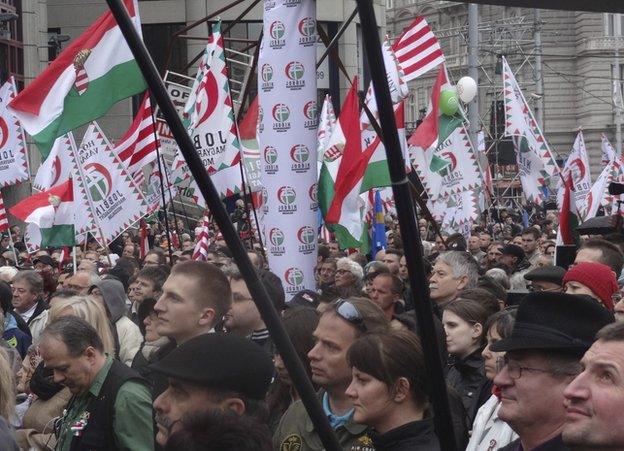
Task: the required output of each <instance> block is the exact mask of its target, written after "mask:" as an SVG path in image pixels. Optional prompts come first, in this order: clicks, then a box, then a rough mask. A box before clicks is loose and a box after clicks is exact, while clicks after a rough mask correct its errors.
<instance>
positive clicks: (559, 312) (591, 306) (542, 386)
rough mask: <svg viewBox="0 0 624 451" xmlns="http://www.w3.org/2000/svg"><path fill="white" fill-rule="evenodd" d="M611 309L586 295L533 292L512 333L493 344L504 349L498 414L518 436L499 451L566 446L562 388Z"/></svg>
mask: <svg viewBox="0 0 624 451" xmlns="http://www.w3.org/2000/svg"><path fill="white" fill-rule="evenodd" d="M613 321H614V317H613V314H612V313H610V312H609V311H607V310H606V309H605V308H604V307H602V306H601V305H600V304H599V303H597V302H595V301H594V300H593V299H591V298H589V297H587V296H576V295H569V294H560V293H532V294H529V295H528V296H526V297H525V298H524V300H523V301H522V302H521V304H520V307H519V308H518V314H517V316H516V322H515V324H514V328H513V331H512V333H511V335H510V336H509V337H507V338H504V339H502V340H500V341H498V342H496V343H494V344H492V345H491V346H490V349H491V350H492V351H495V352H502V351H505V352H506V354H505V358H504V367H503V368H502V369H501V370H500V371H499V373H498V374H497V375H496V377H495V378H494V384H495V385H496V386H498V387H499V388H500V391H501V407H500V409H499V411H498V416H499V418H500V419H501V420H503V421H505V422H507V423H508V424H509V425H510V426H511V428H512V429H513V430H514V431H515V432H516V433H517V434H518V435H519V436H520V438H519V439H518V440H516V441H514V442H512V443H510V444H509V445H507V446H505V447H503V448H500V449H501V450H507V451H511V450H514V451H516V450H527V451H528V450H533V449H537V448H538V447H539V449H540V450H563V449H567V448H565V446H564V445H563V442H562V439H561V432H562V430H563V426H564V422H565V417H566V412H565V408H564V405H563V402H564V395H563V393H564V390H565V388H566V386H567V385H568V384H569V383H570V381H572V379H573V378H574V377H575V376H576V375H577V374H578V373H579V371H580V365H579V360H580V359H581V357H582V356H583V354H584V353H585V352H586V351H587V350H588V349H589V347H590V346H591V345H592V343H593V341H594V336H595V335H596V332H598V331H599V330H600V329H601V328H602V327H603V326H606V325H607V324H609V323H611V322H613Z"/></svg>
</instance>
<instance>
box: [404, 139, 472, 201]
mask: <svg viewBox="0 0 624 451" xmlns="http://www.w3.org/2000/svg"><path fill="white" fill-rule="evenodd" d="M411 153H412V156H413V161H412V164H413V165H414V169H415V170H416V173H417V174H418V177H419V178H420V181H421V182H422V184H423V186H424V188H425V191H426V192H427V195H428V196H429V197H430V198H432V199H437V198H438V197H447V196H449V195H451V194H457V193H461V192H462V191H466V190H474V189H475V188H476V187H477V186H480V185H482V184H483V181H482V179H481V174H480V173H479V165H478V164H477V159H476V155H475V152H474V151H473V149H472V146H471V145H470V140H469V139H468V132H467V131H466V129H465V128H464V127H459V128H457V129H455V131H454V132H453V133H452V134H451V136H449V137H448V138H447V139H446V140H445V141H444V142H443V143H441V145H440V146H438V147H437V148H436V149H435V150H434V151H433V152H430V151H427V152H422V151H420V150H415V151H413V152H411ZM434 155H435V156H437V157H439V158H441V159H443V160H446V161H449V162H450V164H449V165H447V166H445V167H443V168H442V169H440V170H439V171H433V170H431V168H430V165H431V158H433V156H434Z"/></svg>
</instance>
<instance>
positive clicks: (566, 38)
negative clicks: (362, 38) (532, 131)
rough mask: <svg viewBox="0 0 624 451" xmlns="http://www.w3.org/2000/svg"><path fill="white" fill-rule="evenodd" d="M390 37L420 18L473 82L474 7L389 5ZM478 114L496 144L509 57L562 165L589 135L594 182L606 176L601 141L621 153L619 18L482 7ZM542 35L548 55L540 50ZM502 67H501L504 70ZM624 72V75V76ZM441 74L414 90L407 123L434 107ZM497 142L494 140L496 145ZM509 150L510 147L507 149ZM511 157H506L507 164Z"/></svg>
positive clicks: (391, 0)
mask: <svg viewBox="0 0 624 451" xmlns="http://www.w3.org/2000/svg"><path fill="white" fill-rule="evenodd" d="M386 6H387V9H386V13H387V19H386V21H387V31H388V34H389V35H390V36H391V37H396V36H398V35H400V33H401V31H402V30H403V28H404V27H405V26H407V25H408V24H409V23H410V22H411V20H413V18H414V17H415V16H417V15H422V16H424V17H426V19H427V21H428V22H429V24H430V25H431V27H432V29H433V31H434V32H435V33H436V35H437V36H438V38H439V40H440V43H441V45H442V47H443V49H444V52H445V55H446V59H447V68H448V70H449V72H450V75H451V77H452V78H453V79H454V80H458V79H459V78H460V77H462V76H464V75H468V6H467V5H466V4H460V3H453V2H447V1H427V2H416V1H414V0H388V3H387V5H386ZM478 8H479V46H478V54H479V65H480V67H479V94H478V102H479V114H480V118H481V123H480V127H482V128H483V129H484V130H485V131H486V135H490V137H491V138H495V136H492V135H495V130H494V124H493V122H494V121H495V119H498V120H499V130H498V134H500V132H501V131H502V130H500V125H501V123H500V113H502V110H500V108H499V110H498V113H499V114H496V113H495V111H494V108H493V107H494V106H495V105H496V103H495V100H502V96H501V90H502V77H501V75H500V71H497V64H498V65H499V55H505V57H506V58H507V60H508V62H509V64H510V66H511V68H512V70H513V71H514V72H516V77H517V79H518V82H519V83H520V85H521V87H522V89H523V91H524V94H525V97H526V99H527V101H528V102H529V104H530V105H531V107H532V108H533V109H534V110H535V109H537V108H538V106H539V104H540V102H539V100H541V103H542V104H543V110H542V115H543V124H542V125H543V130H544V133H545V135H546V138H547V140H548V142H549V143H550V145H551V147H552V149H553V150H554V151H555V153H556V154H558V155H559V156H560V157H561V158H565V156H566V155H567V154H568V152H569V150H570V148H571V147H572V143H573V141H574V137H575V134H576V133H577V131H578V130H579V129H582V130H583V132H584V136H585V140H586V144H587V148H588V152H589V156H590V166H591V172H592V178H593V179H595V178H596V177H597V176H598V175H599V173H600V171H601V170H602V168H601V165H600V156H601V150H600V149H601V148H600V142H601V138H600V135H601V134H602V133H606V135H607V136H608V138H609V140H610V141H611V142H612V144H613V145H614V146H615V141H616V125H615V124H616V108H615V106H614V100H613V99H614V96H613V88H614V80H615V79H616V78H619V79H620V86H621V78H622V76H621V75H620V76H619V77H618V76H617V75H614V65H616V64H617V59H616V55H615V53H616V52H615V51H616V49H619V50H620V51H621V50H622V49H624V46H623V44H624V41H623V38H622V31H623V26H622V24H623V19H622V16H621V15H617V14H599V13H584V12H573V11H551V10H541V11H540V12H539V17H538V18H536V16H535V11H534V10H532V9H527V8H518V7H501V6H489V5H479V7H478ZM538 31H539V34H540V35H541V43H542V50H541V52H539V46H536V32H538ZM536 53H540V54H541V56H542V63H541V73H542V79H543V87H544V89H543V92H540V91H541V89H540V88H539V86H540V85H539V84H537V83H536V79H537V76H539V72H538V71H537V67H538V66H537V65H536V62H537V63H539V62H538V61H536V58H535V55H536ZM499 67H500V65H499ZM620 73H622V71H621V70H620ZM436 74H437V72H436V71H431V72H430V73H429V74H427V75H426V76H424V77H422V78H420V79H417V80H414V81H413V82H411V83H410V98H409V104H408V108H407V110H406V111H407V118H406V120H407V121H412V124H413V123H414V122H415V121H417V120H418V118H419V116H421V115H422V112H423V110H424V109H426V107H427V103H428V101H429V94H430V89H431V86H432V85H433V81H434V78H435V76H436ZM489 142H492V140H489ZM502 147H505V146H502ZM505 156H507V157H508V155H501V157H505Z"/></svg>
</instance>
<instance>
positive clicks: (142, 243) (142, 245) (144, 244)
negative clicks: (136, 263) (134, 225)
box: [139, 218, 149, 261]
mask: <svg viewBox="0 0 624 451" xmlns="http://www.w3.org/2000/svg"><path fill="white" fill-rule="evenodd" d="M139 224H140V226H139V227H140V232H139V233H140V235H139V238H140V240H139V258H140V259H141V261H143V259H145V256H146V255H147V253H148V252H149V240H148V239H147V237H148V235H149V231H148V230H147V223H146V222H145V219H144V218H142V219H141V221H139Z"/></svg>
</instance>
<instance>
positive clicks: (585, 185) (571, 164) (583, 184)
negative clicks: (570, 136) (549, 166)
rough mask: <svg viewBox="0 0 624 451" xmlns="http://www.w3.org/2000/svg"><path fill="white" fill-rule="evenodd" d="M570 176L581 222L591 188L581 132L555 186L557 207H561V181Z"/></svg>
mask: <svg viewBox="0 0 624 451" xmlns="http://www.w3.org/2000/svg"><path fill="white" fill-rule="evenodd" d="M570 174H571V175H572V187H573V188H574V191H573V194H574V202H575V203H576V208H578V213H579V215H580V218H581V219H582V220H584V219H586V216H587V200H588V195H589V190H590V189H591V187H592V183H591V175H590V173H589V161H588V159H587V149H586V148H585V140H584V139H583V132H582V131H579V132H578V134H577V135H576V139H575V140H574V145H573V146H572V150H571V151H570V154H569V155H568V159H567V160H566V163H565V166H564V167H563V171H562V175H563V178H562V179H560V180H559V183H558V184H557V187H558V190H559V191H558V192H557V198H558V201H559V207H561V204H562V201H563V191H564V187H563V180H567V179H568V175H570Z"/></svg>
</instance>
